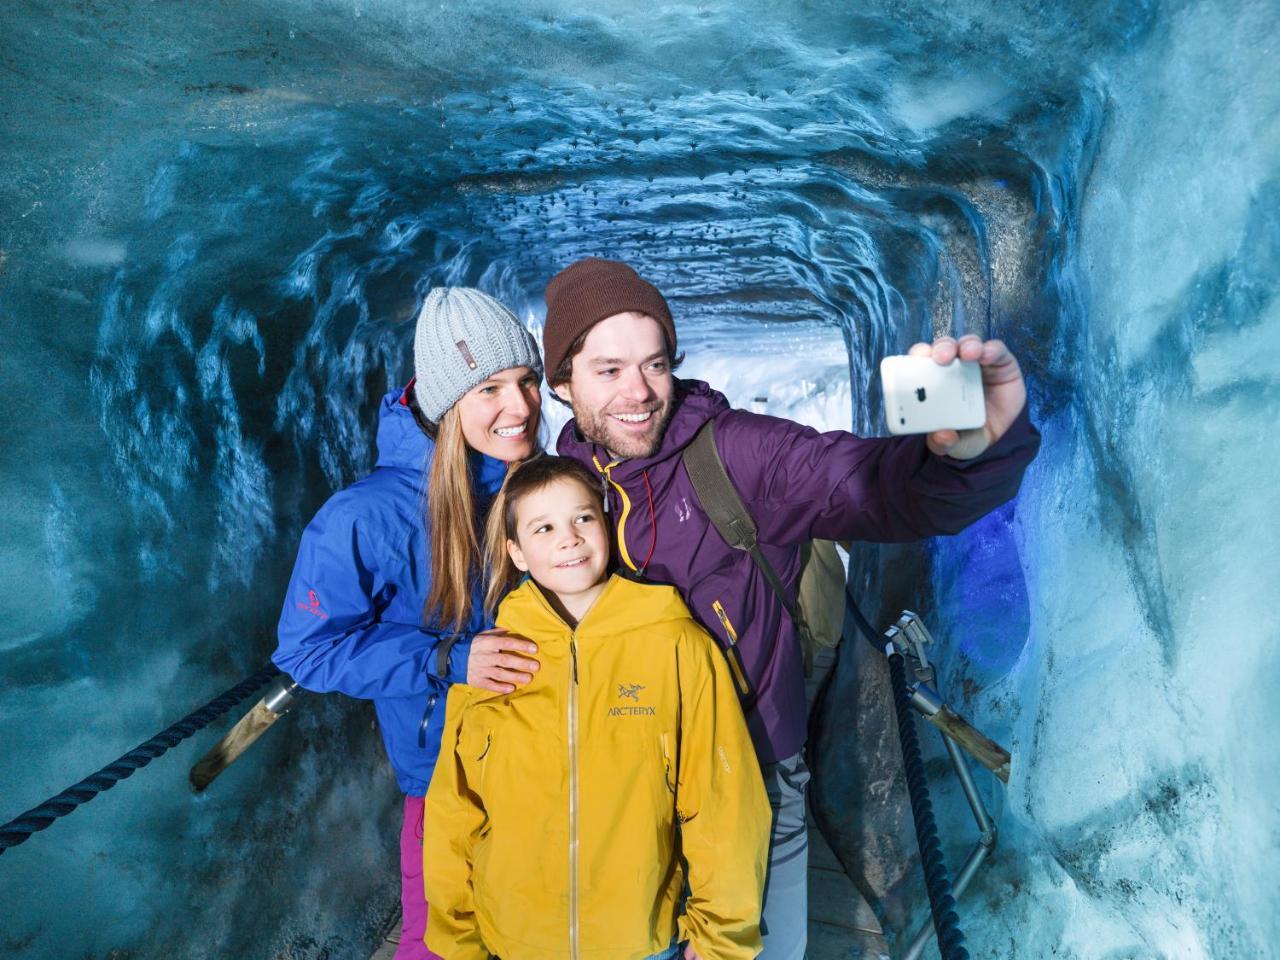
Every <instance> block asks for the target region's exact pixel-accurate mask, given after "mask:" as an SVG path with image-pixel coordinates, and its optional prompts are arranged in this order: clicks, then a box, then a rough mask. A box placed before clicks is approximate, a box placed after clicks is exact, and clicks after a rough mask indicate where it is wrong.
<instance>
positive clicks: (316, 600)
mask: <svg viewBox="0 0 1280 960" xmlns="http://www.w3.org/2000/svg"><path fill="white" fill-rule="evenodd" d="M298 609H299V610H305V611H307V613H309V614H311V615H313V616H316V617H319V618H320V619H321V620H327V619H329V614H327V613H325V612H324V611H323V610H321V609H320V597H319V596H318V595H317V594H316V592H315V591H314V590H308V591H307V602H306V603H300V604H298Z"/></svg>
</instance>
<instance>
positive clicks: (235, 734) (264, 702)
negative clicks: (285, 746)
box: [188, 676, 298, 793]
mask: <svg viewBox="0 0 1280 960" xmlns="http://www.w3.org/2000/svg"><path fill="white" fill-rule="evenodd" d="M297 689H298V685H297V684H296V683H295V682H294V681H293V680H292V679H290V678H289V677H287V676H282V677H280V678H278V679H277V680H276V681H275V683H274V684H272V687H271V688H270V689H269V690H268V691H267V695H266V696H264V697H263V698H262V699H261V700H259V701H258V702H257V703H256V704H255V705H254V707H253V709H252V710H250V711H249V712H248V713H246V714H245V715H244V716H243V717H241V718H240V720H239V721H238V722H237V723H236V725H235V726H234V727H232V728H231V729H230V730H229V731H228V732H227V735H226V736H225V737H223V738H222V739H221V740H219V741H218V742H217V743H216V744H215V745H214V747H213V749H212V750H210V751H209V752H208V753H206V754H205V755H204V756H203V757H201V758H200V761H199V762H198V763H197V764H196V765H195V766H194V767H192V768H191V773H190V774H189V775H188V779H189V780H190V781H191V786H192V788H193V789H194V790H195V791H196V792H197V793H199V792H201V791H202V790H204V789H205V788H206V787H207V786H209V784H211V783H212V782H213V781H214V779H215V778H216V777H217V776H218V775H219V774H220V773H222V771H223V770H226V769H227V767H229V766H231V764H233V763H235V761H236V760H237V759H238V758H239V757H240V755H241V754H242V753H244V752H245V751H246V750H248V749H249V747H251V746H252V745H253V743H254V741H256V740H257V739H258V738H259V737H260V736H262V735H263V734H264V733H266V732H267V730H268V728H270V726H271V725H272V724H273V723H275V722H276V721H277V720H279V719H280V718H281V717H282V716H284V715H285V714H286V713H288V712H289V708H290V707H291V706H293V692H294V691H295V690H297Z"/></svg>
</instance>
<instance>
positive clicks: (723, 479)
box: [682, 420, 813, 676]
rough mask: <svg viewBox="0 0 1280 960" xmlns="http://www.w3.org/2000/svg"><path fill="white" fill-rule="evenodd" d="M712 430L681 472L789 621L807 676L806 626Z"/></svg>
mask: <svg viewBox="0 0 1280 960" xmlns="http://www.w3.org/2000/svg"><path fill="white" fill-rule="evenodd" d="M715 428H716V422H715V420H708V421H707V422H706V423H704V424H703V425H702V427H701V428H700V429H699V430H698V433H697V435H695V436H694V438H693V440H691V441H690V442H689V445H688V446H686V447H685V448H684V452H683V454H682V458H683V460H684V466H685V469H686V470H687V471H688V472H689V480H690V481H691V482H692V483H693V489H694V492H695V493H697V495H698V499H699V500H700V501H701V502H702V509H703V510H705V511H706V513H707V518H708V519H709V520H710V521H711V523H712V525H713V526H714V527H715V528H716V531H717V532H718V533H719V534H720V536H721V537H722V538H723V539H724V542H725V543H727V544H728V545H729V546H731V547H733V549H735V550H745V551H746V552H747V553H749V554H751V559H752V560H754V561H755V564H756V566H757V567H759V568H760V572H761V573H763V574H764V578H765V580H767V581H768V583H769V586H770V587H771V588H772V589H773V592H774V594H776V595H777V597H778V600H779V601H781V603H782V606H783V607H784V608H785V609H786V611H787V614H788V615H789V616H790V617H791V621H792V623H794V624H795V627H796V633H797V634H798V638H799V640H800V647H801V650H802V651H803V652H804V660H805V675H806V676H808V674H809V673H810V671H811V669H812V668H811V666H810V656H811V654H810V650H811V648H812V646H813V644H812V643H811V642H810V635H809V624H808V623H807V622H806V621H805V619H804V615H803V614H802V613H801V612H800V607H799V605H798V604H796V602H795V601H794V600H792V599H791V598H790V597H788V596H787V590H786V587H784V586H783V585H782V580H781V578H779V576H778V574H777V571H775V570H774V569H773V564H771V563H770V562H769V559H768V558H767V557H766V556H765V555H764V552H763V551H762V550H761V549H760V545H759V543H758V542H757V536H758V534H759V528H758V527H757V526H756V522H755V520H753V519H752V518H751V514H750V513H748V512H747V506H746V504H745V503H743V502H742V496H741V495H740V494H739V493H738V490H737V488H736V487H735V486H734V485H733V481H732V480H730V479H729V471H727V470H726V469H725V467H724V460H722V459H721V457H720V451H719V449H718V448H717V447H716V430H715Z"/></svg>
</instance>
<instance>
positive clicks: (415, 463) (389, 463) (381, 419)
mask: <svg viewBox="0 0 1280 960" xmlns="http://www.w3.org/2000/svg"><path fill="white" fill-rule="evenodd" d="M408 396H409V394H408V390H407V388H406V389H404V390H392V391H391V392H390V393H388V394H387V395H386V396H384V397H383V398H382V404H381V405H380V406H379V408H378V464H377V465H378V466H379V467H398V468H400V469H402V470H416V471H418V472H419V473H422V474H424V475H425V474H426V471H427V464H428V463H430V462H431V454H432V453H433V452H434V451H435V447H436V445H435V444H434V443H433V442H432V441H431V438H430V437H428V436H427V435H426V434H425V433H423V432H422V428H421V427H419V426H418V421H417V420H415V419H414V418H413V411H412V410H411V409H409V400H408ZM506 474H507V465H506V463H504V462H503V461H501V460H497V459H495V458H493V457H488V456H485V455H484V454H482V453H475V452H473V453H472V454H471V476H472V477H473V478H474V480H475V485H476V488H477V489H478V490H480V491H481V492H483V493H487V494H493V493H494V492H496V491H497V489H498V487H500V486H502V479H503V477H505V476H506Z"/></svg>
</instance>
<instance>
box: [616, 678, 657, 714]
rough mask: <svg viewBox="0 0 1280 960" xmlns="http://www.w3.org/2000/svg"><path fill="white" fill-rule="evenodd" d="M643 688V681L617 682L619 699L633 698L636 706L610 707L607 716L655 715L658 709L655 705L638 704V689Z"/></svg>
mask: <svg viewBox="0 0 1280 960" xmlns="http://www.w3.org/2000/svg"><path fill="white" fill-rule="evenodd" d="M643 689H644V684H643V683H620V684H618V699H619V700H634V701H635V702H636V704H637V706H634V707H610V708H609V716H611V717H652V716H656V715H657V713H658V711H657V708H656V707H645V706H638V704H639V703H640V691H641V690H643Z"/></svg>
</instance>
